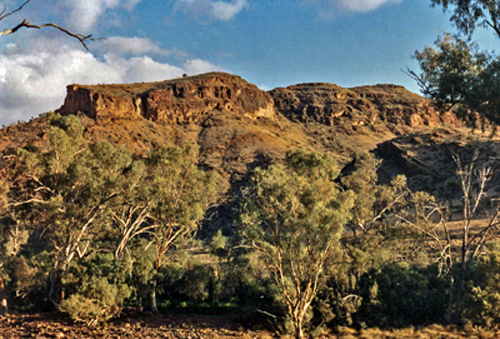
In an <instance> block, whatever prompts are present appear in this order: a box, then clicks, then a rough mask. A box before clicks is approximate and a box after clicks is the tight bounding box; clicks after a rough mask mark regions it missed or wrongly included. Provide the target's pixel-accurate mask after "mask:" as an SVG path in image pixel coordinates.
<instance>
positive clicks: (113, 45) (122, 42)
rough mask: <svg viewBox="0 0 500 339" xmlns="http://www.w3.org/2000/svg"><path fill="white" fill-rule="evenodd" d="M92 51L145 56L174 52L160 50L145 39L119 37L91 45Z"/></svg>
mask: <svg viewBox="0 0 500 339" xmlns="http://www.w3.org/2000/svg"><path fill="white" fill-rule="evenodd" d="M92 49H93V50H100V51H102V50H104V51H109V52H110V53H113V54H116V55H124V54H134V55H139V54H145V53H152V54H158V55H170V54H172V53H174V52H175V51H169V50H165V49H161V48H160V47H159V46H158V44H157V43H155V42H153V41H152V40H150V39H147V38H137V37H132V38H127V37H121V36H112V37H108V38H105V39H102V40H98V41H97V42H95V43H93V44H92Z"/></svg>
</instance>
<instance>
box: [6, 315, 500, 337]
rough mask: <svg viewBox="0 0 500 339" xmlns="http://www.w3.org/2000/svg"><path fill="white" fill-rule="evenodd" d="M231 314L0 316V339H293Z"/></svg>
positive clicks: (347, 333) (434, 331)
mask: <svg viewBox="0 0 500 339" xmlns="http://www.w3.org/2000/svg"><path fill="white" fill-rule="evenodd" d="M244 325H245V324H241V323H238V321H234V319H232V317H231V316H227V315H226V316H205V315H178V314H177V315H176V314H160V315H156V316H152V315H139V316H129V317H122V318H121V319H119V320H117V321H115V322H112V323H110V324H106V325H103V326H99V327H92V326H87V325H85V324H75V323H74V322H72V321H71V320H70V319H69V318H66V317H64V316H61V315H57V314H38V315H9V316H0V339H4V338H36V339H45V338H55V339H62V338H74V339H80V338H106V339H119V338H133V339H144V338H166V339H174V338H179V339H180V338H183V339H212V338H213V339H215V338H221V339H233V338H243V339H272V338H278V339H292V338H293V337H292V336H290V335H282V334H279V333H271V332H269V331H265V330H258V331H255V330H249V329H246V328H245V327H244ZM310 338H316V339H334V338H336V339H358V338H361V339H382V338H383V339H411V338H419V339H431V338H432V339H465V338H476V339H483V338H484V339H489V338H500V331H499V330H498V329H497V330H490V331H483V330H480V329H478V328H471V329H469V330H464V329H458V328H454V327H443V326H441V325H431V326H428V327H425V328H421V329H414V328H407V329H401V330H380V329H362V330H354V329H350V328H340V329H339V331H338V332H336V333H333V332H330V331H325V332H324V333H322V334H321V333H318V334H317V335H316V336H314V337H313V336H311V337H310Z"/></svg>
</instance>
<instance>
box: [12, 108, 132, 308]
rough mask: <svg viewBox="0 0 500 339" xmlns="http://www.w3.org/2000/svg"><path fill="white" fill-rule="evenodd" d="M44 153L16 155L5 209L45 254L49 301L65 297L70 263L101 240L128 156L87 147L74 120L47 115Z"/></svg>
mask: <svg viewBox="0 0 500 339" xmlns="http://www.w3.org/2000/svg"><path fill="white" fill-rule="evenodd" d="M50 119H52V123H53V124H54V125H55V126H53V127H51V128H50V129H49V130H48V132H47V136H48V140H49V143H50V145H49V149H48V150H47V151H44V152H41V151H34V152H30V151H27V150H25V149H22V150H20V151H19V153H18V154H19V155H18V156H19V158H20V160H21V161H22V163H23V165H22V166H21V167H20V168H19V169H18V171H20V172H22V173H23V179H22V184H21V189H18V190H11V192H12V194H13V196H12V197H11V202H10V204H9V205H10V207H11V209H14V210H16V211H17V213H19V217H20V218H22V219H24V220H25V222H26V223H27V227H28V228H30V232H31V234H32V236H36V237H37V238H38V242H39V243H40V244H43V246H42V248H41V249H39V250H38V251H41V252H40V253H42V252H43V253H47V254H48V255H49V257H50V261H51V269H50V271H49V279H50V292H49V299H50V300H51V301H52V303H53V304H54V305H56V306H58V305H59V303H60V301H61V300H62V299H63V298H64V286H63V280H64V277H65V275H66V273H67V272H68V269H69V268H70V265H71V264H72V262H73V261H74V260H75V259H77V258H78V259H82V258H84V257H85V256H87V255H89V254H90V253H92V252H93V251H95V250H98V248H97V247H98V246H97V245H96V244H97V242H98V239H99V238H100V237H102V236H104V233H105V229H104V227H103V221H102V219H103V217H104V212H105V211H106V209H107V208H108V205H109V203H110V202H111V201H112V200H113V199H115V198H116V197H117V196H119V195H120V194H121V193H122V192H121V186H120V183H121V181H120V179H121V178H122V174H123V172H124V170H125V169H126V168H127V167H128V166H129V165H130V163H131V161H132V159H131V154H130V152H128V151H125V150H123V149H117V148H115V147H113V146H112V145H111V144H109V143H108V142H105V141H99V142H96V143H93V144H87V143H86V142H85V140H84V139H83V130H84V128H83V125H82V124H81V122H80V121H79V119H78V118H77V117H76V116H67V117H60V116H58V115H55V116H53V117H51V118H50Z"/></svg>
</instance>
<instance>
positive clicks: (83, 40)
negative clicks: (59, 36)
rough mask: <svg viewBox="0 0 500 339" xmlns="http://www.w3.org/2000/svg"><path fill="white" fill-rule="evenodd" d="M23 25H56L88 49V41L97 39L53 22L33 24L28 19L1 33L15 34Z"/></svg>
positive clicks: (40, 27)
mask: <svg viewBox="0 0 500 339" xmlns="http://www.w3.org/2000/svg"><path fill="white" fill-rule="evenodd" d="M22 27H26V28H36V29H42V28H44V27H54V28H56V29H58V30H60V31H61V32H63V33H65V34H66V35H69V36H70V37H73V38H75V39H77V40H78V41H80V43H81V44H82V46H83V47H84V48H85V49H86V50H87V51H88V50H89V48H88V47H87V44H86V42H87V41H89V40H90V41H96V39H94V38H92V35H83V34H79V33H72V32H70V31H68V30H67V29H65V28H62V27H61V26H59V25H56V24H54V23H51V22H48V23H45V24H43V25H33V24H32V23H31V22H30V21H28V20H27V19H24V20H23V21H22V22H21V23H20V24H19V25H17V26H15V27H14V28H11V29H6V30H3V31H0V35H7V34H14V33H15V32H16V31H18V30H19V29H20V28H22Z"/></svg>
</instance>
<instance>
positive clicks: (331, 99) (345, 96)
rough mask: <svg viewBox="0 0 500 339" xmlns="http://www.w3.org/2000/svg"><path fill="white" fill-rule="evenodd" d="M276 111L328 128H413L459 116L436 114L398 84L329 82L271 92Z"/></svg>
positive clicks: (452, 120) (451, 121) (426, 102)
mask: <svg viewBox="0 0 500 339" xmlns="http://www.w3.org/2000/svg"><path fill="white" fill-rule="evenodd" d="M270 94H271V95H272V97H273V98H274V102H275V108H276V110H277V111H279V112H280V113H282V114H283V115H285V116H286V117H287V118H289V119H291V120H295V121H299V122H305V123H307V122H310V121H316V122H319V123H321V124H324V125H327V126H335V125H346V124H347V125H352V126H365V125H374V124H389V123H391V124H395V125H406V126H409V127H411V128H418V127H423V126H429V127H434V126H439V125H442V124H443V123H446V124H448V125H452V126H453V125H457V123H458V121H457V119H456V116H455V115H453V114H451V113H449V112H447V113H445V114H440V113H439V112H437V111H436V110H435V109H434V108H433V106H432V103H431V102H430V101H429V100H426V99H424V98H422V97H421V96H419V95H417V94H415V93H412V92H410V91H408V90H406V89H405V88H404V87H402V86H397V85H375V86H362V87H354V88H350V89H347V88H342V87H339V86H337V85H333V84H328V83H307V84H299V85H293V86H289V87H287V88H277V89H274V90H272V91H271V92H270Z"/></svg>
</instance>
